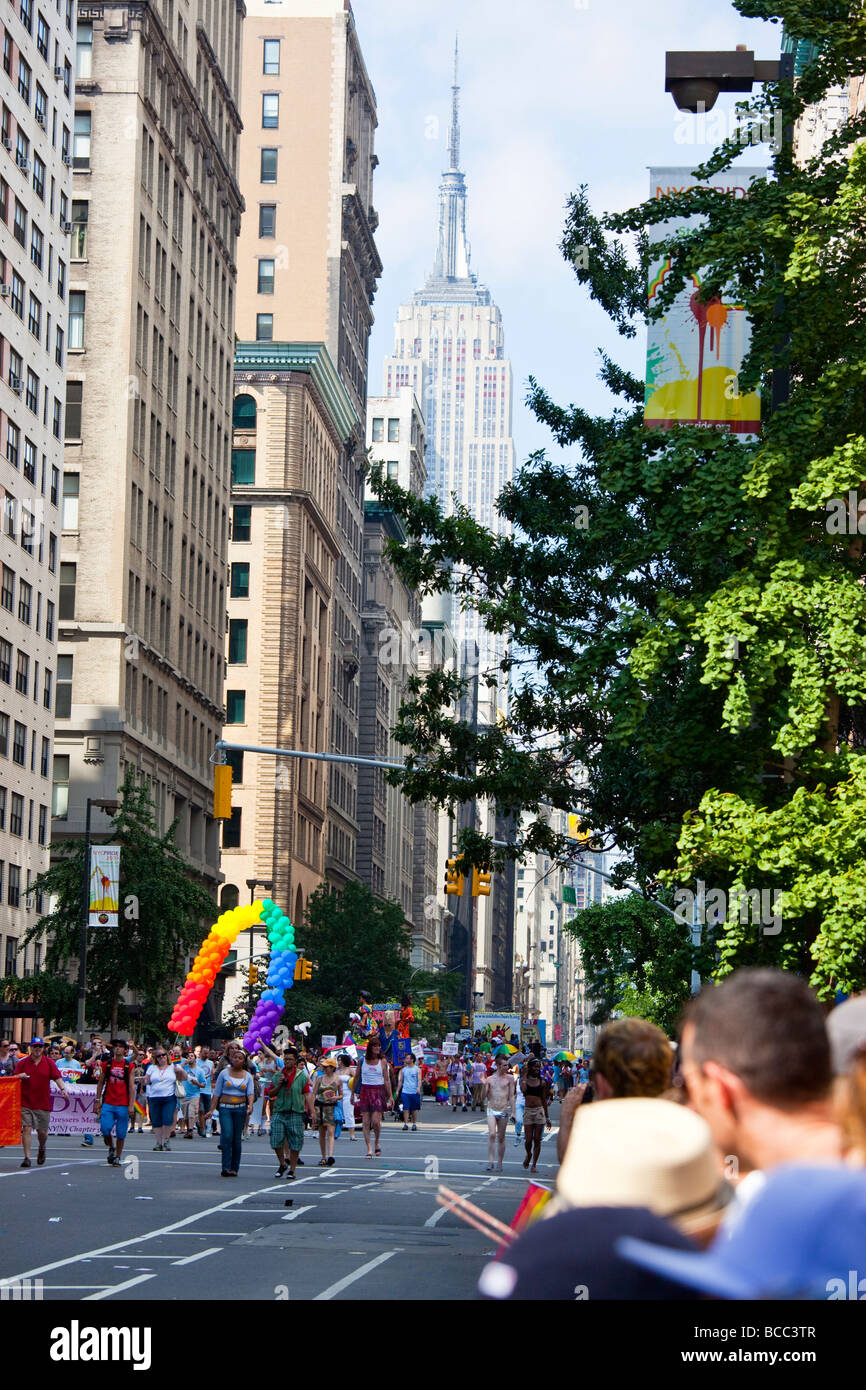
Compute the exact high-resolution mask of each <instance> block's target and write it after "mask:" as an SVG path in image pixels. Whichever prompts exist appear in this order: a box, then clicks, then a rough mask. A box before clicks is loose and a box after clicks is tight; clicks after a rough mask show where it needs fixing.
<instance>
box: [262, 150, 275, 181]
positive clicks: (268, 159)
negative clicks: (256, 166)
mask: <svg viewBox="0 0 866 1390" xmlns="http://www.w3.org/2000/svg"><path fill="white" fill-rule="evenodd" d="M276 181H277V151H276V150H262V172H261V182H262V183H276Z"/></svg>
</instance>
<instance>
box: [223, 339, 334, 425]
mask: <svg viewBox="0 0 866 1390" xmlns="http://www.w3.org/2000/svg"><path fill="white" fill-rule="evenodd" d="M234 365H235V378H236V380H237V381H239V382H248V381H255V380H260V379H262V378H263V377H264V378H266V379H269V380H271V381H279V379H280V377H281V376H283V375H288V374H290V373H292V372H299V373H302V374H304V375H307V376H309V377H310V378H311V380H312V382H313V383H314V385H315V387H316V390H317V392H318V394H319V398H320V400H321V401H322V404H323V405H324V407H325V410H326V412H327V415H328V417H329V419H330V422H331V425H332V427H333V429H334V431H335V433H336V434H337V436H338V437H339V439H340V442H341V443H342V444H347V443H348V442H349V441H350V440H351V438H352V436H353V435H354V434H355V433H356V431H357V430H358V429H359V428H360V424H361V421H360V419H359V417H358V413H357V411H356V410H355V407H354V406H353V405H352V401H351V398H350V397H349V394H348V392H347V391H346V388H345V386H344V385H343V383H342V381H341V380H340V377H339V374H338V372H337V369H336V367H335V366H334V363H333V361H332V359H331V355H330V353H329V352H328V349H327V348H326V347H325V344H324V343H249V342H247V343H236V344H235V364H234Z"/></svg>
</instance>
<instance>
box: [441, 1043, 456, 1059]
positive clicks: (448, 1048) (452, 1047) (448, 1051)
mask: <svg viewBox="0 0 866 1390" xmlns="http://www.w3.org/2000/svg"><path fill="white" fill-rule="evenodd" d="M441 1051H442V1056H443V1057H456V1056H457V1054H458V1052H459V1051H460V1046H459V1044H458V1043H456V1042H444V1043H443V1044H442V1048H441Z"/></svg>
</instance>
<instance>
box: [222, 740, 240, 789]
mask: <svg viewBox="0 0 866 1390" xmlns="http://www.w3.org/2000/svg"><path fill="white" fill-rule="evenodd" d="M226 762H227V763H228V765H229V767H230V768H231V770H232V786H233V787H239V786H241V785H242V783H243V780H244V755H243V753H242V752H240V750H238V749H229V750H228V751H227V752H226Z"/></svg>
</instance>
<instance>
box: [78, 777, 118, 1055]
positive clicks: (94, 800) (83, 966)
mask: <svg viewBox="0 0 866 1390" xmlns="http://www.w3.org/2000/svg"><path fill="white" fill-rule="evenodd" d="M91 806H99V807H100V809H101V810H103V811H107V812H108V813H109V814H112V815H113V814H114V812H115V811H116V810H117V809H118V807H119V806H120V802H119V801H117V800H116V799H111V798H102V797H96V796H89V797H88V798H87V811H86V814H85V817H84V863H83V864H82V866H81V941H80V944H79V947H78V1008H77V1011H76V1019H75V1031H76V1033H77V1034H78V1043H79V1046H81V1044H83V1042H84V1008H85V1003H86V1000H87V928H88V926H89V925H90V808H91Z"/></svg>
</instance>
